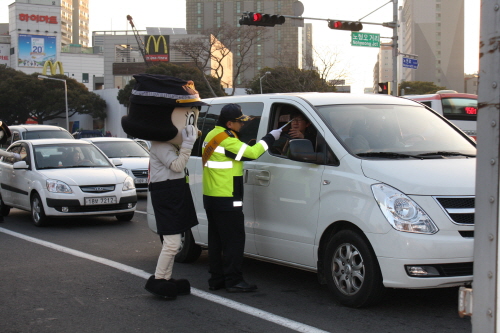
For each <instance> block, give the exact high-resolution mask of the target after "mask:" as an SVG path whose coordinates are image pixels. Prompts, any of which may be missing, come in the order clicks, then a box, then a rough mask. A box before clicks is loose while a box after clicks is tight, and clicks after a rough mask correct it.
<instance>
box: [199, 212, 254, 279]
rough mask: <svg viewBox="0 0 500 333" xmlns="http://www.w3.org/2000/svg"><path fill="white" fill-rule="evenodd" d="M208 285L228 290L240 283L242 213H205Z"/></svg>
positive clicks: (242, 235)
mask: <svg viewBox="0 0 500 333" xmlns="http://www.w3.org/2000/svg"><path fill="white" fill-rule="evenodd" d="M206 212H207V218H208V257H209V259H210V270H209V272H210V274H211V277H210V279H209V280H208V284H209V285H210V286H219V287H220V286H222V285H224V284H225V287H226V288H228V287H232V286H234V285H236V284H238V283H239V282H241V281H243V275H242V273H241V266H242V263H243V252H244V249H245V224H244V223H245V222H244V216H243V211H214V210H207V211H206Z"/></svg>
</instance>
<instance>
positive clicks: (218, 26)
mask: <svg viewBox="0 0 500 333" xmlns="http://www.w3.org/2000/svg"><path fill="white" fill-rule="evenodd" d="M216 22H217V28H220V25H221V17H220V16H217V18H216Z"/></svg>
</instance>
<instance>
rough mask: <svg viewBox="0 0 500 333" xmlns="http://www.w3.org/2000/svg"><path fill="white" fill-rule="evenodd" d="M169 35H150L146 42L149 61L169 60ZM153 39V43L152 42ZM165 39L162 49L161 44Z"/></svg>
mask: <svg viewBox="0 0 500 333" xmlns="http://www.w3.org/2000/svg"><path fill="white" fill-rule="evenodd" d="M167 39H168V36H167V37H166V38H165V36H163V35H150V36H148V39H147V42H146V59H147V60H149V61H168V42H167ZM151 41H153V43H152V44H151ZM162 41H163V50H161V51H160V46H162V44H160V43H161V42H162Z"/></svg>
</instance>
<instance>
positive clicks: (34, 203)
mask: <svg viewBox="0 0 500 333" xmlns="http://www.w3.org/2000/svg"><path fill="white" fill-rule="evenodd" d="M31 219H32V221H33V223H34V224H35V225H36V226H37V227H43V226H44V225H46V224H47V216H45V211H44V210H43V203H42V199H40V196H39V195H38V194H37V193H35V194H33V196H32V197H31Z"/></svg>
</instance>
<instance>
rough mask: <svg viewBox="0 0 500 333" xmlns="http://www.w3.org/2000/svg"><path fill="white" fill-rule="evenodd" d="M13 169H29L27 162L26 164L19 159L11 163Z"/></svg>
mask: <svg viewBox="0 0 500 333" xmlns="http://www.w3.org/2000/svg"><path fill="white" fill-rule="evenodd" d="M13 168H14V169H29V166H28V164H26V161H19V162H15V163H14V165H13Z"/></svg>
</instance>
